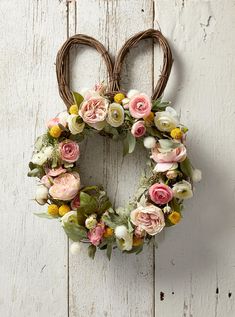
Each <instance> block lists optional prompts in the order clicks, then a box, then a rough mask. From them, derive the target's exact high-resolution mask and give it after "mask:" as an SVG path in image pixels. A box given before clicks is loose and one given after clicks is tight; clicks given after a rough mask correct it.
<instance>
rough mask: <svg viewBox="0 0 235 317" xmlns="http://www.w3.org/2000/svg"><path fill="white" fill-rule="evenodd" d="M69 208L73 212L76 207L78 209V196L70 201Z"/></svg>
mask: <svg viewBox="0 0 235 317" xmlns="http://www.w3.org/2000/svg"><path fill="white" fill-rule="evenodd" d="M70 205H71V208H72V209H73V210H75V209H77V208H78V207H80V197H79V195H77V196H75V197H74V199H73V200H72V201H71V204H70Z"/></svg>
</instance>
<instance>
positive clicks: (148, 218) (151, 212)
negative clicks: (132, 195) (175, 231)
mask: <svg viewBox="0 0 235 317" xmlns="http://www.w3.org/2000/svg"><path fill="white" fill-rule="evenodd" d="M130 219H131V222H132V223H133V224H134V225H135V226H136V227H137V228H138V230H139V231H141V230H144V231H146V232H147V233H148V234H149V235H151V236H153V235H155V234H157V233H159V232H160V231H162V229H163V228H164V226H165V219H164V214H163V212H162V210H161V209H160V208H158V207H156V206H154V205H152V204H148V205H147V206H145V207H143V206H139V207H137V208H136V209H135V210H132V211H131V214H130Z"/></svg>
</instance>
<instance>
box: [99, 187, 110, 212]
mask: <svg viewBox="0 0 235 317" xmlns="http://www.w3.org/2000/svg"><path fill="white" fill-rule="evenodd" d="M98 205H99V206H98V212H99V213H103V212H105V211H106V210H108V209H109V208H110V207H112V203H111V202H110V200H109V198H108V196H107V195H106V194H105V192H101V195H100V196H99V197H98Z"/></svg>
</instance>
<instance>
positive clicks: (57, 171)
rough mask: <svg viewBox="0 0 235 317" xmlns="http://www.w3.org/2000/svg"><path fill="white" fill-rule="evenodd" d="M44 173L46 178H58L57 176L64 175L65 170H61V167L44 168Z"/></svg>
mask: <svg viewBox="0 0 235 317" xmlns="http://www.w3.org/2000/svg"><path fill="white" fill-rule="evenodd" d="M45 171H46V173H47V175H48V176H52V177H56V176H59V175H61V174H63V173H65V172H66V169H65V168H63V167H62V166H60V167H58V168H52V169H50V168H46V169H45Z"/></svg>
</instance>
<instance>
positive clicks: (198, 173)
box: [192, 169, 202, 183]
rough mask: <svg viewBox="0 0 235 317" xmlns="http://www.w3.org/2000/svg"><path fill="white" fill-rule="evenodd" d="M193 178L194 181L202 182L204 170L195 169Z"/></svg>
mask: <svg viewBox="0 0 235 317" xmlns="http://www.w3.org/2000/svg"><path fill="white" fill-rule="evenodd" d="M192 179H193V181H194V183H198V182H200V181H201V179H202V171H200V170H199V169H194V170H193V174H192Z"/></svg>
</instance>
